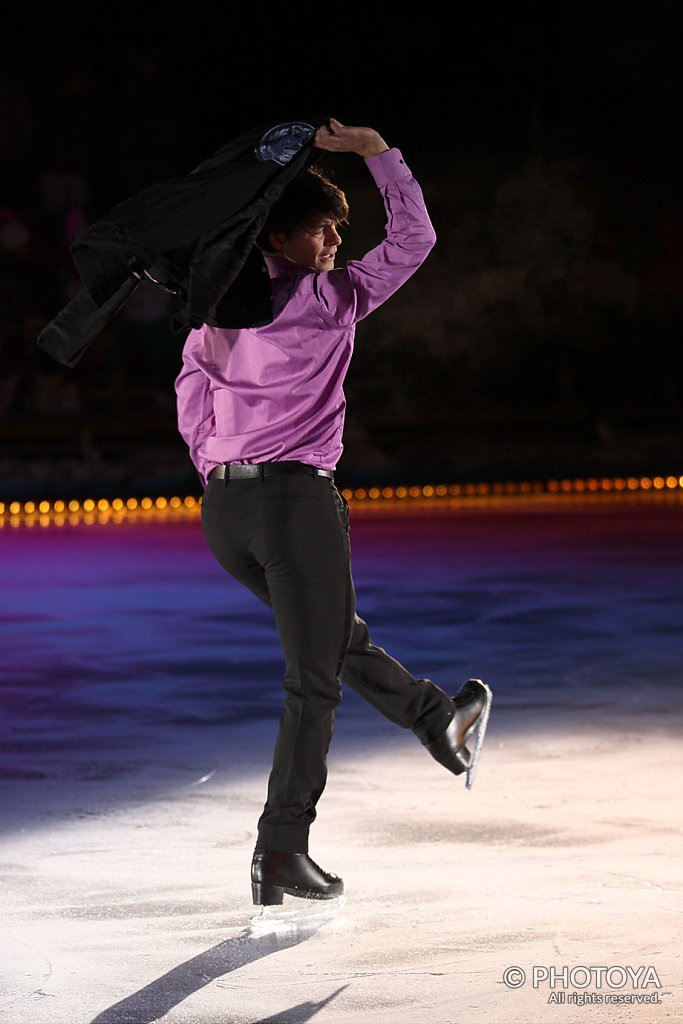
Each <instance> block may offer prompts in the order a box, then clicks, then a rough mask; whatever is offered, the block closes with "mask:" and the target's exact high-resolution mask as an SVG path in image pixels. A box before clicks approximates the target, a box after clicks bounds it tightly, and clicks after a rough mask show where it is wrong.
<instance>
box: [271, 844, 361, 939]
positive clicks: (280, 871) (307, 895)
mask: <svg viewBox="0 0 683 1024" xmlns="http://www.w3.org/2000/svg"><path fill="white" fill-rule="evenodd" d="M251 892H252V899H253V902H254V903H255V904H256V905H257V906H260V907H261V913H260V914H259V915H258V916H256V917H253V918H252V919H251V928H252V932H254V933H255V934H258V933H262V932H264V931H283V930H285V931H287V930H291V929H299V928H301V927H302V926H304V927H305V926H307V925H309V926H310V925H315V924H316V923H323V921H325V920H327V919H328V918H330V917H331V916H333V913H334V911H335V910H336V909H337V908H338V907H342V906H343V905H344V902H345V897H344V882H343V881H342V879H341V878H339V876H338V875H333V874H329V873H328V872H326V871H323V870H322V868H319V867H318V865H317V864H316V863H315V861H313V860H311V858H310V857H309V856H308V854H307V853H281V852H277V851H272V850H255V851H254V858H253V860H252V862H251ZM285 894H287V895H288V896H297V897H299V899H300V901H301V902H300V903H299V905H298V906H297V907H295V909H293V910H290V909H281V908H282V904H283V902H284V896H285ZM321 900H324V901H325V903H321V902H320V901H321ZM309 901H315V902H309Z"/></svg>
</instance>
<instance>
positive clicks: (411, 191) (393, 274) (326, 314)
mask: <svg viewBox="0 0 683 1024" xmlns="http://www.w3.org/2000/svg"><path fill="white" fill-rule="evenodd" d="M366 164H367V166H368V168H369V170H370V172H371V173H372V176H373V178H374V179H375V183H376V185H377V186H378V188H379V190H380V193H381V195H382V198H383V200H384V207H385V210H386V213H387V224H386V237H385V239H384V241H383V242H381V243H380V244H379V245H378V246H377V247H376V248H375V249H372V250H371V251H370V252H369V253H367V254H366V255H365V256H364V257H363V259H362V260H351V261H350V262H349V263H348V264H347V265H346V266H345V267H344V268H341V269H339V270H332V271H329V272H327V273H320V274H317V275H316V278H315V284H314V288H315V292H316V296H317V298H318V301H319V303H320V311H321V315H322V316H323V319H325V320H326V321H328V322H331V323H334V324H336V325H338V326H344V327H346V326H350V325H351V324H354V323H357V322H358V321H359V320H362V319H363V317H366V316H367V315H368V313H371V312H372V310H373V309H376V308H377V307H378V306H380V305H381V304H382V303H383V302H384V301H386V299H388V298H389V296H390V295H393V293H394V292H395V291H397V289H398V288H400V287H401V285H402V284H404V283H405V282H406V281H407V280H408V278H409V277H411V276H412V275H413V274H414V273H415V271H416V270H417V268H418V267H419V266H420V264H422V263H423V262H424V260H425V259H426V258H427V256H428V255H429V252H430V251H431V249H432V248H433V246H434V244H435V242H436V235H435V233H434V228H433V227H432V223H431V221H430V219H429V214H428V213H427V208H426V206H425V202H424V197H423V195H422V189H421V188H420V186H419V185H418V183H417V182H416V181H415V179H414V178H413V175H412V173H411V171H410V169H409V168H408V167H407V165H406V163H405V161H404V160H403V157H402V156H401V153H400V151H399V150H398V149H389V150H387V151H386V152H384V153H380V154H379V155H378V156H373V157H369V158H368V159H367V160H366Z"/></svg>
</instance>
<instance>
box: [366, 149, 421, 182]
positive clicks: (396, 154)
mask: <svg viewBox="0 0 683 1024" xmlns="http://www.w3.org/2000/svg"><path fill="white" fill-rule="evenodd" d="M365 162H366V164H367V165H368V169H369V170H370V173H371V174H372V176H373V178H374V179H375V184H376V185H377V187H378V188H382V186H383V185H388V184H390V183H391V182H392V181H401V180H407V179H408V178H412V174H411V172H410V168H409V167H408V166H407V164H406V163H405V161H404V159H403V157H402V156H401V150H400V149H385V151H384V152H383V153H378V154H377V156H369V157H366V159H365Z"/></svg>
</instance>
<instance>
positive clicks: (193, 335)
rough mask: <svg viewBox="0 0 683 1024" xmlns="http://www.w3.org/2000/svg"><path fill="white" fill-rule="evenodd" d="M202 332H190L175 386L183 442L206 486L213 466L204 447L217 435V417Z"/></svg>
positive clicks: (179, 427)
mask: <svg viewBox="0 0 683 1024" xmlns="http://www.w3.org/2000/svg"><path fill="white" fill-rule="evenodd" d="M202 337H203V334H202V331H201V330H198V331H190V333H189V335H188V337H187V341H186V342H185V347H184V348H183V368H182V370H181V371H180V373H179V375H178V377H177V379H176V382H175V391H176V398H177V406H178V430H179V431H180V434H181V436H182V437H183V438H184V440H185V442H186V444H187V446H188V448H189V450H190V458H191V459H192V462H193V463H194V465H195V468H196V470H197V472H198V473H199V476H200V478H201V480H202V483H203V484H204V485H206V481H207V476H208V473H209V471H210V469H211V467H212V465H213V463H209V462H208V460H207V459H206V457H205V454H204V443H205V441H206V440H207V439H208V438H209V437H211V435H212V434H213V433H214V432H215V415H214V408H213V399H212V395H211V390H210V380H209V378H208V376H207V375H206V373H205V372H204V370H203V369H202V365H201V359H200V358H199V352H200V346H201V341H202Z"/></svg>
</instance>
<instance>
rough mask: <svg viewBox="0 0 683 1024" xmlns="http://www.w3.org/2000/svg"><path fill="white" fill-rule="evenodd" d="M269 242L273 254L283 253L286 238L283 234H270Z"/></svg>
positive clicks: (270, 232)
mask: <svg viewBox="0 0 683 1024" xmlns="http://www.w3.org/2000/svg"><path fill="white" fill-rule="evenodd" d="M268 241H269V242H270V245H271V248H272V250H273V252H282V250H283V249H284V247H285V242H286V238H285V235H284V234H283V232H281V231H279V232H278V233H277V234H275V232H274V231H269V232H268Z"/></svg>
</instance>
